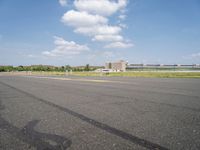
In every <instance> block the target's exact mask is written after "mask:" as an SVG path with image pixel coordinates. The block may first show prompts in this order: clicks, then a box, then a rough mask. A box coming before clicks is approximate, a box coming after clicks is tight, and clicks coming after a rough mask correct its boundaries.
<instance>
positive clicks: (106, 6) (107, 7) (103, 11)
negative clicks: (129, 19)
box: [74, 0, 127, 16]
mask: <svg viewBox="0 0 200 150" xmlns="http://www.w3.org/2000/svg"><path fill="white" fill-rule="evenodd" d="M74 5H75V7H76V9H78V10H79V11H87V12H89V13H92V14H99V15H102V16H110V15H112V14H114V13H116V12H117V11H118V10H120V9H123V8H124V7H126V5H127V0H118V1H117V2H116V1H110V0H75V1H74Z"/></svg>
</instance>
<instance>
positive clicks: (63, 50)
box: [42, 37, 90, 57]
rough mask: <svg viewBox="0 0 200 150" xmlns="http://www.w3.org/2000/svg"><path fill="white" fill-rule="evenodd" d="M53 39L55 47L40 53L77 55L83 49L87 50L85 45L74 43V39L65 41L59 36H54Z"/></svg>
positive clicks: (53, 55) (46, 54) (47, 54)
mask: <svg viewBox="0 0 200 150" xmlns="http://www.w3.org/2000/svg"><path fill="white" fill-rule="evenodd" d="M54 38H55V41H54V44H55V49H53V50H52V51H43V52H42V54H43V55H44V56H51V57H56V56H67V55H77V54H80V53H82V52H84V51H89V50H90V49H89V48H88V46H87V45H80V44H77V43H75V42H74V41H66V40H64V39H63V38H61V37H54Z"/></svg>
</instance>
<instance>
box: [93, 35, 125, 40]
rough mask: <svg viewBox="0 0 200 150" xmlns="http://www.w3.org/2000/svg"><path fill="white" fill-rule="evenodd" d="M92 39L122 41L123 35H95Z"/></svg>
mask: <svg viewBox="0 0 200 150" xmlns="http://www.w3.org/2000/svg"><path fill="white" fill-rule="evenodd" d="M92 40H93V41H102V42H106V41H122V40H123V37H122V36H121V35H95V36H94V38H93V39H92Z"/></svg>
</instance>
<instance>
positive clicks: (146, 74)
mask: <svg viewBox="0 0 200 150" xmlns="http://www.w3.org/2000/svg"><path fill="white" fill-rule="evenodd" d="M72 75H75V76H124V77H154V78H200V72H161V71H158V72H144V71H141V72H112V73H109V74H105V73H104V74H102V73H95V72H73V73H72Z"/></svg>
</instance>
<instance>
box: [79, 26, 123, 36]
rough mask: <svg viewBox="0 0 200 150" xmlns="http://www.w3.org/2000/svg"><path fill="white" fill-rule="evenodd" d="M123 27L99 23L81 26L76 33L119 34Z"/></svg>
mask: <svg viewBox="0 0 200 150" xmlns="http://www.w3.org/2000/svg"><path fill="white" fill-rule="evenodd" d="M120 31H121V28H120V27H118V26H109V25H97V26H91V27H79V28H77V29H75V32H76V33H81V34H84V35H88V36H94V35H116V34H119V32H120Z"/></svg>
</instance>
